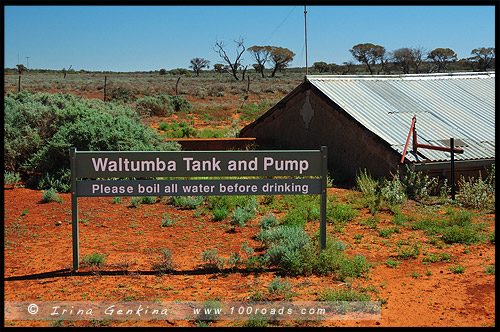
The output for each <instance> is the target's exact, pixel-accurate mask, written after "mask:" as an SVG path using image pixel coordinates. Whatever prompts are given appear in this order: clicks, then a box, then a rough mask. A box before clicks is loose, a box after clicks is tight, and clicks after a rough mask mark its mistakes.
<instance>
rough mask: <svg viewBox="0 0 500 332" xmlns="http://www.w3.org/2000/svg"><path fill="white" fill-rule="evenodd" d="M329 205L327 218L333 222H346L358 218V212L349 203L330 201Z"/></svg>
mask: <svg viewBox="0 0 500 332" xmlns="http://www.w3.org/2000/svg"><path fill="white" fill-rule="evenodd" d="M328 205H329V207H328V209H327V212H326V220H327V221H329V222H331V223H341V224H345V223H347V222H349V221H351V220H354V218H356V215H357V212H356V210H355V209H354V208H353V207H352V206H351V205H349V204H344V203H330V202H329V203H328Z"/></svg>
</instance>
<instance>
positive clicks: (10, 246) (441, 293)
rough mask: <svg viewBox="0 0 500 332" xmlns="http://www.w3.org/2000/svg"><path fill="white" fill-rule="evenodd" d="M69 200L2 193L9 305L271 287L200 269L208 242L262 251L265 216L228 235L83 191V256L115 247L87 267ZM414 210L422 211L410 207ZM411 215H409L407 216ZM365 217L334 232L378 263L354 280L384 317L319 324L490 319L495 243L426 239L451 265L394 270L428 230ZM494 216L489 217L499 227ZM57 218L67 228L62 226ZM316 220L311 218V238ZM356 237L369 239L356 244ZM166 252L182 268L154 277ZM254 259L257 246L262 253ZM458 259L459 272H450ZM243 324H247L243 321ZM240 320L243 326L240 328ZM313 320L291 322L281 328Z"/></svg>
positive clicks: (305, 297) (307, 291) (310, 288)
mask: <svg viewBox="0 0 500 332" xmlns="http://www.w3.org/2000/svg"><path fill="white" fill-rule="evenodd" d="M329 194H331V195H334V197H335V198H336V200H337V201H341V200H344V199H346V198H345V197H346V195H349V194H350V193H349V191H347V190H343V189H330V190H329ZM61 196H62V198H63V203H57V202H51V203H40V200H41V191H36V190H30V189H25V188H15V189H8V188H6V189H5V226H4V227H5V238H4V244H5V249H4V250H5V251H4V254H5V255H4V256H5V270H4V271H5V272H4V277H5V279H6V280H5V281H4V286H5V294H4V301H117V302H118V301H120V300H122V301H123V300H124V299H127V298H128V299H130V298H132V299H135V300H137V301H140V300H143V301H152V300H155V299H159V300H161V301H174V300H183V301H205V300H207V299H214V298H215V297H220V299H222V300H223V301H232V300H235V301H240V300H244V299H247V298H248V297H249V296H250V295H251V294H254V293H255V292H257V291H260V292H262V293H263V294H265V293H266V292H267V287H268V285H269V283H270V282H271V281H272V280H273V279H274V278H275V277H276V276H277V275H278V274H277V272H276V271H272V270H271V271H264V272H246V271H244V270H240V271H237V272H227V273H219V272H213V271H207V270H206V269H204V268H203V266H202V262H201V259H200V255H201V253H202V252H203V250H205V249H209V248H217V249H218V250H219V253H220V254H221V255H222V256H224V257H226V258H227V257H228V256H229V253H230V252H232V251H234V252H237V251H238V250H239V248H240V246H241V245H242V244H243V243H245V242H246V243H248V245H249V246H250V247H252V248H259V247H260V243H259V242H258V241H256V240H255V239H254V238H253V237H252V236H253V235H255V234H256V233H257V232H258V229H259V228H258V219H259V217H257V218H255V219H253V220H252V221H251V222H249V223H248V224H247V226H246V227H243V228H236V232H232V231H231V228H232V226H231V225H230V224H229V221H228V220H226V221H218V222H214V221H212V220H211V217H210V216H209V215H208V214H207V213H204V212H203V210H199V211H195V210H182V209H178V208H175V207H173V206H171V205H168V204H166V203H165V202H162V201H158V202H157V203H155V204H149V205H145V204H142V205H139V206H138V207H137V208H133V207H130V205H129V198H124V199H123V201H122V202H121V203H118V204H112V203H111V202H112V198H79V211H80V215H79V218H80V254H81V256H82V257H83V256H86V255H89V254H91V253H93V252H95V251H97V252H101V253H105V254H107V261H106V264H105V265H104V266H102V267H101V268H99V269H97V270H95V269H93V268H91V267H84V266H82V267H81V268H80V269H79V270H78V271H77V272H70V271H69V269H70V268H71V264H72V238H71V223H70V221H71V198H70V195H69V194H62V195H61ZM406 209H407V210H408V209H409V210H411V213H417V212H416V210H415V208H414V207H412V206H411V204H410V205H409V207H406ZM406 212H407V211H406ZM163 213H169V214H170V215H171V216H172V217H175V218H176V219H177V224H175V225H173V226H169V227H161V226H160V225H161V218H162V215H163ZM368 217H369V214H368V213H367V212H366V211H363V214H362V215H359V216H358V218H357V219H356V220H355V221H352V222H350V223H349V224H348V225H347V226H346V227H345V228H344V231H343V232H340V233H339V232H335V231H334V227H333V226H332V225H331V224H329V225H328V229H327V234H328V236H335V237H338V238H339V239H340V240H342V241H343V242H344V243H346V244H348V245H349V247H348V248H347V249H346V251H347V252H348V253H349V254H352V255H354V254H362V255H365V256H366V257H367V259H368V260H369V261H370V262H372V263H373V264H374V267H373V268H372V269H371V270H370V274H369V278H368V279H367V280H364V279H359V280H355V281H354V282H353V284H352V285H353V286H355V285H358V283H359V285H360V286H363V287H374V288H375V289H376V291H377V292H378V297H379V298H380V299H383V300H384V302H385V303H383V305H382V318H381V319H380V320H377V321H350V320H346V321H323V322H319V323H318V324H317V325H318V326H382V327H384V326H391V327H392V326H419V327H423V326H478V327H481V326H488V327H491V326H494V322H495V275H488V274H486V273H485V272H484V270H485V266H489V265H492V264H494V262H495V247H494V245H493V244H491V243H489V242H488V243H480V244H477V245H467V246H464V245H458V244H455V245H448V246H444V247H443V248H440V249H438V248H436V247H435V246H431V245H426V246H425V249H426V250H428V251H432V252H436V253H443V252H445V253H447V254H449V255H451V257H452V258H451V261H450V262H435V263H429V264H423V263H422V258H423V255H422V254H421V255H420V256H419V257H418V258H417V259H408V260H400V263H399V265H398V266H397V268H390V267H388V266H387V265H386V264H385V262H386V261H387V260H388V259H394V260H395V259H396V258H395V247H396V245H395V243H396V242H397V241H398V240H410V241H417V242H419V243H422V244H424V243H427V242H426V241H427V239H426V237H425V235H424V234H423V233H422V232H421V231H413V230H411V229H409V228H405V227H403V228H402V230H401V232H400V233H396V234H393V235H392V236H391V237H389V238H383V237H380V236H379V235H378V233H377V231H376V230H374V229H371V228H369V227H367V226H366V225H362V224H360V222H361V221H362V220H366V219H367V218H368ZM494 219H495V216H494V215H485V216H484V215H483V216H481V222H486V223H488V227H489V230H494V226H495V225H494V223H495V221H494ZM58 222H60V225H58ZM391 225H392V223H391V218H390V215H389V214H388V213H385V212H382V213H381V215H380V224H379V229H382V228H384V227H386V226H391ZM317 228H318V224H317V223H310V224H308V225H307V228H306V229H307V230H308V232H309V233H310V234H313V233H315V232H316V231H317ZM355 236H357V238H359V237H360V236H361V239H360V240H359V241H358V242H356V241H355ZM160 248H168V249H170V250H171V251H172V253H173V259H174V262H175V264H176V269H175V272H174V273H167V274H164V275H161V274H158V273H157V271H155V270H154V269H153V266H154V264H155V263H156V262H157V261H156V259H157V257H158V254H159V251H158V250H159V249H160ZM254 254H255V255H256V254H258V252H256V253H254ZM457 265H462V266H464V267H465V271H464V273H462V274H456V273H453V272H452V271H450V270H449V269H450V267H453V266H457ZM289 280H290V281H291V282H292V283H293V285H294V288H293V290H294V291H295V293H296V296H295V297H293V300H298V301H312V300H315V299H316V297H317V294H318V292H319V291H321V290H324V289H328V288H333V287H344V285H342V283H341V282H339V281H336V280H333V279H332V278H331V277H328V276H324V277H318V276H314V275H313V276H299V277H290V278H289ZM235 323H236V322H233V321H216V322H214V323H212V324H211V326H234V325H235ZM5 324H6V326H9V325H15V326H49V325H50V324H51V323H50V322H49V321H29V320H27V321H14V322H12V321H11V322H9V321H7V322H6V323H5ZM93 324H95V322H94V323H92V322H88V321H75V322H74V326H94V325H93ZM238 324H240V325H241V324H242V322H239V323H238ZM238 324H236V325H238ZM286 324H289V325H292V326H304V324H306V325H307V324H308V325H310V326H316V325H314V324H313V323H298V322H295V321H290V322H280V323H279V324H278V325H279V326H285V325H286ZM110 325H111V326H122V327H125V326H172V325H174V326H195V325H194V323H193V322H192V321H172V322H166V321H122V322H111V323H110Z"/></svg>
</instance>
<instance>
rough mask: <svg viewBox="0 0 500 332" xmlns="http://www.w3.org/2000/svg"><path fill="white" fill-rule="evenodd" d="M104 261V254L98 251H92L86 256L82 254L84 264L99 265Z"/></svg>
mask: <svg viewBox="0 0 500 332" xmlns="http://www.w3.org/2000/svg"><path fill="white" fill-rule="evenodd" d="M105 262H106V255H105V254H101V253H99V252H97V251H96V252H93V253H92V254H89V255H87V256H83V258H82V263H83V264H85V265H96V266H101V265H103V264H104V263H105Z"/></svg>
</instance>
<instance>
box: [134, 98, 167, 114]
mask: <svg viewBox="0 0 500 332" xmlns="http://www.w3.org/2000/svg"><path fill="white" fill-rule="evenodd" d="M136 111H137V113H139V114H141V115H147V116H151V115H156V116H169V115H171V114H172V113H174V107H173V105H172V103H171V99H170V96H169V95H158V96H155V97H151V96H144V97H142V98H139V99H138V100H137V101H136Z"/></svg>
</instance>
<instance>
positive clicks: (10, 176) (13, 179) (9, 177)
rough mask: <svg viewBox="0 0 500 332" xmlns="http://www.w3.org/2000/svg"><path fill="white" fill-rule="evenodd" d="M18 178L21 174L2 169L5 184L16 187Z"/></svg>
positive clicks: (19, 178)
mask: <svg viewBox="0 0 500 332" xmlns="http://www.w3.org/2000/svg"><path fill="white" fill-rule="evenodd" d="M20 180H21V176H20V175H19V173H17V172H7V171H4V173H3V183H4V185H6V186H12V187H16V186H17V184H18V183H19V181H20Z"/></svg>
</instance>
